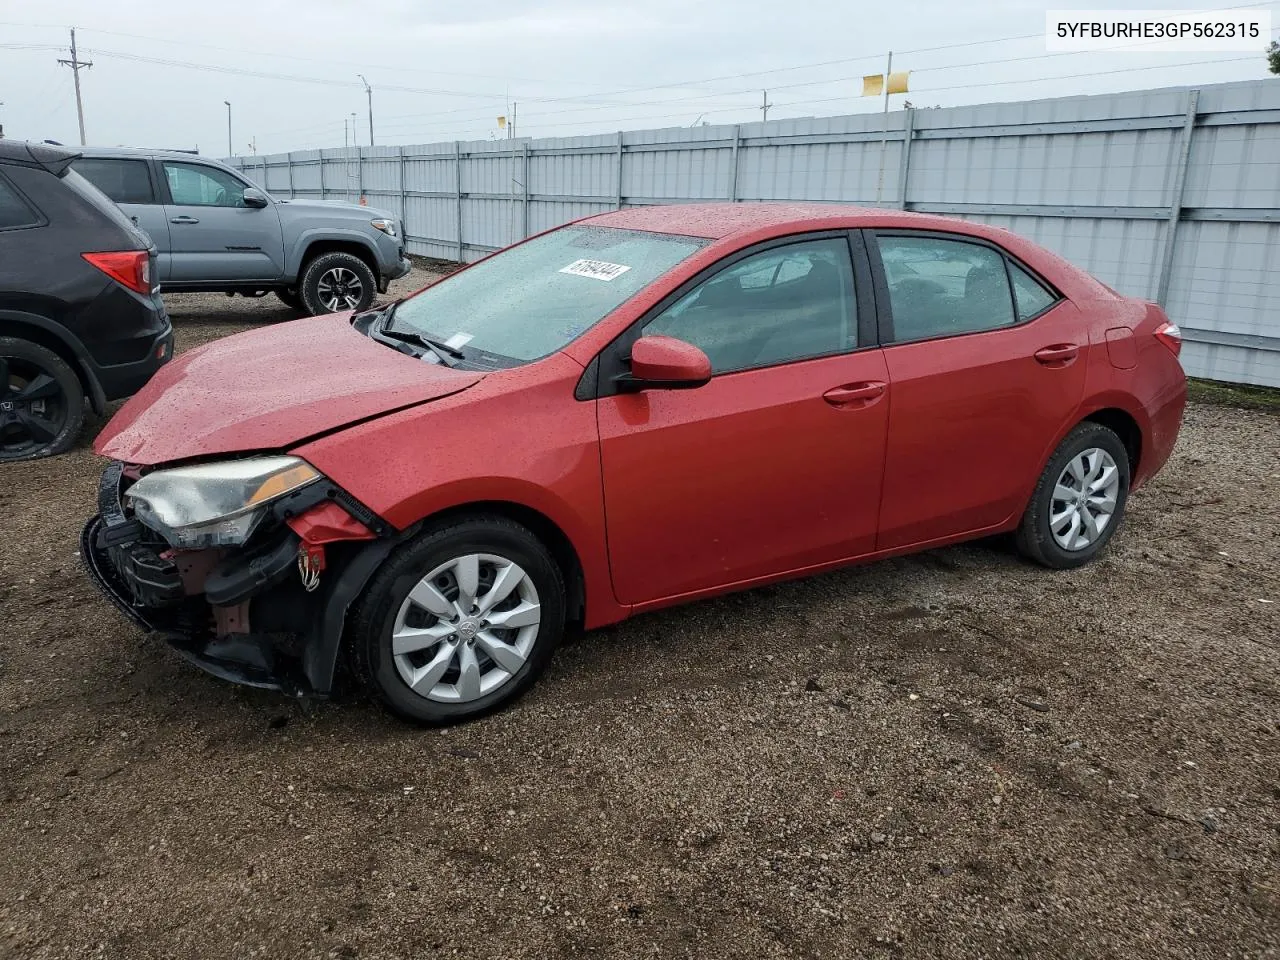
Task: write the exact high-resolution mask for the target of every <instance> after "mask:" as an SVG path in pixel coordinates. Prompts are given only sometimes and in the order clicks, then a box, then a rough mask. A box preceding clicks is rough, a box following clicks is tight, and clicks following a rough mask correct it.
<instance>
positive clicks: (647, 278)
mask: <svg viewBox="0 0 1280 960" xmlns="http://www.w3.org/2000/svg"><path fill="white" fill-rule="evenodd" d="M708 243H710V241H709V240H703V239H699V238H696V237H676V236H671V235H668V234H662V233H645V232H642V231H638V230H615V229H612V228H609V227H586V226H578V227H565V228H563V229H560V230H554V231H552V232H551V233H546V234H543V235H542V236H540V237H535V238H534V239H532V240H530V241H528V242H527V243H522V244H520V245H519V246H516V247H511V248H509V249H507V250H503V251H502V252H501V253H498V254H495V255H494V256H492V257H489V258H488V259H487V260H484V261H482V262H480V263H477V264H476V265H475V266H473V267H471V268H469V269H467V270H464V271H462V272H461V273H457V274H455V275H453V276H451V277H447V278H445V279H444V280H442V281H440V282H439V283H437V284H436V285H435V286H432V287H428V288H427V289H426V290H423V291H422V292H421V293H419V294H417V295H415V296H413V297H410V298H409V299H407V300H405V301H403V302H401V303H400V304H399V305H398V306H397V307H396V311H395V317H394V326H395V328H396V329H397V330H403V331H408V332H412V333H418V334H420V335H422V336H425V337H430V338H431V339H433V340H438V341H443V342H445V343H447V344H448V345H449V346H450V347H454V348H458V349H460V350H461V351H462V352H463V353H464V354H465V356H466V358H467V360H470V361H474V362H476V363H478V364H481V365H484V366H511V365H514V364H517V363H524V362H527V361H530V360H537V359H538V358H539V357H545V356H546V355H547V354H549V353H554V352H555V351H557V350H560V349H561V348H563V347H564V346H565V345H567V344H568V343H570V342H572V341H573V340H574V339H576V338H577V337H578V336H579V335H580V334H582V333H583V332H584V331H585V330H587V329H588V328H589V327H591V326H592V325H593V324H595V323H597V322H598V321H600V320H601V319H603V318H604V317H605V316H606V315H608V314H609V313H610V312H611V311H612V310H614V309H615V308H616V307H618V306H619V305H620V304H622V303H623V302H625V301H626V300H628V299H630V298H631V297H633V296H635V294H637V293H638V292H639V291H640V290H641V289H643V288H644V287H646V286H648V284H650V283H651V282H652V281H653V280H655V279H657V278H658V277H660V276H661V275H662V274H664V273H666V272H667V271H668V270H670V269H671V268H672V267H673V266H675V265H676V264H677V263H679V262H680V261H681V260H684V259H685V258H686V257H689V256H690V255H692V254H693V253H694V252H696V251H697V250H699V249H701V248H702V247H704V246H706V245H707V244H708Z"/></svg>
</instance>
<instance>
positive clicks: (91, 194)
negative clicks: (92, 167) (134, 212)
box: [62, 168, 152, 250]
mask: <svg viewBox="0 0 1280 960" xmlns="http://www.w3.org/2000/svg"><path fill="white" fill-rule="evenodd" d="M62 182H63V183H65V184H66V185H67V186H68V187H70V188H71V191H72V192H73V193H75V194H76V195H77V196H79V197H80V199H81V200H83V201H84V202H85V203H87V204H89V205H90V206H91V207H94V208H95V209H96V210H97V211H98V212H99V213H101V214H102V215H103V216H104V217H106V218H107V219H108V220H110V221H111V222H112V223H115V224H118V225H119V226H120V228H121V229H122V230H124V231H125V232H126V233H127V234H128V235H129V240H130V242H131V243H133V244H135V249H137V250H149V249H150V248H151V246H152V244H151V238H150V237H148V236H147V235H146V234H145V233H143V232H142V231H141V230H139V229H138V228H137V227H136V226H135V225H134V223H133V221H132V220H130V219H129V218H128V217H126V216H125V215H124V211H123V210H121V209H120V208H119V207H117V206H116V205H115V204H114V203H112V202H111V199H110V198H109V197H108V196H107V195H106V194H105V193H103V192H102V191H101V190H99V189H98V188H97V187H95V186H94V185H93V184H92V183H90V182H89V181H88V180H86V179H85V178H84V177H82V176H80V174H78V173H76V172H75V170H73V169H70V168H68V169H67V171H66V172H65V173H63V175H62Z"/></svg>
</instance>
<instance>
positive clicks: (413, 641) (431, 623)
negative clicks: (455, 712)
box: [391, 553, 542, 703]
mask: <svg viewBox="0 0 1280 960" xmlns="http://www.w3.org/2000/svg"><path fill="white" fill-rule="evenodd" d="M541 620H542V608H541V606H540V604H539V602H538V591H537V588H536V587H535V586H534V584H533V580H532V578H531V577H530V576H529V574H528V573H526V572H525V570H524V569H523V568H522V567H521V566H519V565H518V564H516V563H515V562H513V561H511V560H508V559H507V558H505V557H500V556H497V555H495V554H489V553H472V554H466V555H464V556H460V557H455V558H454V559H452V560H449V561H447V562H445V563H442V564H440V566H438V567H436V568H435V569H434V570H432V571H431V572H430V573H428V574H427V575H426V576H425V577H423V578H422V579H421V580H420V581H418V584H417V585H416V586H415V587H414V588H413V589H412V590H410V591H409V595H408V596H407V597H406V598H405V600H404V602H403V603H402V604H401V605H400V610H399V611H398V612H397V614H396V618H395V623H394V624H393V626H392V628H391V654H392V657H393V659H394V661H395V666H396V670H397V672H398V673H399V674H400V678H401V679H402V680H404V682H405V683H406V684H408V686H409V688H410V689H411V690H413V692H414V693H416V694H418V695H419V696H421V697H425V698H426V699H428V700H434V701H437V702H440V703H467V702H470V701H473V700H478V699H480V698H481V697H484V696H487V695H488V694H490V693H492V692H493V691H495V690H497V689H498V688H499V687H501V686H502V685H503V684H505V683H507V682H508V681H510V680H511V679H512V677H514V676H515V675H516V674H517V673H518V672H519V671H520V669H521V668H522V667H523V666H524V664H525V661H526V660H528V658H529V654H530V653H531V652H532V650H533V645H534V642H535V641H536V640H537V638H538V628H539V625H540V623H541Z"/></svg>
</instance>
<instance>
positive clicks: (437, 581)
mask: <svg viewBox="0 0 1280 960" xmlns="http://www.w3.org/2000/svg"><path fill="white" fill-rule="evenodd" d="M460 558H477V559H478V560H479V562H478V563H477V565H476V570H477V572H478V577H477V579H476V584H477V586H476V587H472V588H471V596H473V597H475V598H476V600H477V602H478V604H479V605H480V609H479V610H478V611H477V612H474V613H473V614H471V615H469V616H466V617H463V616H462V614H461V611H460V610H459V608H458V606H457V601H458V600H464V606H465V596H466V593H465V592H462V589H461V588H463V586H464V585H465V584H467V583H469V577H470V574H469V573H468V572H467V562H466V561H465V560H461V562H456V561H459V559H460ZM506 563H510V564H512V567H513V568H514V569H512V568H505V567H503V566H502V565H503V564H506ZM520 574H523V578H522V579H519V580H518V581H517V577H518V576H519V575H520ZM500 576H501V577H504V578H505V579H504V585H505V587H506V589H507V590H509V591H510V593H508V594H506V596H505V599H503V600H501V602H498V603H496V605H495V606H494V607H493V609H492V610H490V611H488V612H487V613H486V611H485V609H484V604H485V601H486V597H488V596H492V595H493V594H492V590H493V585H494V584H495V582H497V581H498V580H499V578H500ZM428 578H429V579H428ZM433 591H434V592H433ZM411 593H412V594H413V595H414V597H413V598H412V599H411V597H410V594H411ZM418 600H425V601H426V602H427V603H430V604H431V605H432V606H434V607H436V608H437V610H438V611H441V612H443V611H445V610H448V611H449V618H445V617H442V616H441V615H440V613H433V612H431V610H429V609H428V608H427V607H426V606H423V605H420V604H419V603H418ZM534 604H536V606H537V613H536V618H535V620H534V622H532V623H530V622H529V620H530V617H532V616H534V614H533V613H532V612H531V610H530V607H531V606H533V605H534ZM504 615H505V618H509V619H511V620H512V621H513V622H514V623H516V624H517V626H515V627H513V628H510V629H495V628H494V627H493V626H489V625H490V624H491V623H495V622H497V621H498V618H499V617H500V616H504ZM414 631H416V632H417V635H416V636H414V635H412V632H414ZM397 632H399V633H400V635H401V644H402V645H401V646H400V648H399V649H398V650H397V649H396V648H395V647H394V646H393V634H395V633H397ZM564 632H565V588H564V578H563V575H562V574H561V571H560V568H559V567H558V566H557V564H556V562H555V560H554V559H553V558H552V556H551V553H550V552H549V551H548V550H547V548H546V547H545V546H544V545H543V544H542V542H541V541H539V540H538V538H537V537H535V536H534V535H533V534H532V533H530V532H529V531H528V530H526V529H525V528H524V527H522V526H520V525H519V524H516V523H513V522H511V521H510V520H507V519H505V518H503V517H498V516H488V515H477V516H470V517H462V518H459V519H455V520H451V521H449V522H448V523H446V524H445V525H443V526H439V527H436V528H434V529H428V530H427V531H424V532H423V533H422V534H420V535H419V536H417V537H416V538H415V539H413V540H412V541H410V542H409V543H407V544H406V545H404V546H403V547H400V548H399V549H398V550H396V551H395V552H394V553H392V554H391V556H390V557H388V558H387V560H386V562H385V563H384V564H383V566H382V568H381V569H380V570H379V571H378V572H377V573H376V574H374V576H373V579H372V580H371V581H370V583H369V587H368V589H367V590H366V591H365V594H364V596H363V597H362V598H361V600H360V601H359V604H358V606H357V608H356V609H355V610H354V611H353V616H352V620H351V631H350V633H349V634H348V641H349V643H350V644H351V653H352V654H353V657H352V659H353V660H354V662H355V667H356V674H357V676H359V677H360V678H361V679H362V680H363V681H364V683H365V684H366V685H367V686H368V687H369V689H370V690H371V691H372V693H373V694H374V695H375V696H376V697H377V698H378V699H379V700H380V701H381V702H382V704H383V705H384V706H385V707H386V708H387V709H388V710H390V711H391V712H392V713H393V714H395V715H396V716H398V717H401V718H403V719H405V720H409V721H411V722H413V723H418V724H423V725H427V726H443V725H446V724H452V723H460V722H462V721H466V720H472V719H475V718H476V717H480V716H484V715H485V714H487V713H492V712H493V711H494V710H497V709H499V708H501V707H504V706H507V705H508V704H510V703H512V702H514V701H515V700H516V699H518V698H519V697H520V696H521V695H522V694H523V693H524V692H525V691H526V690H528V689H529V687H530V686H532V685H533V683H534V681H535V680H537V678H538V677H539V676H540V675H541V674H542V672H543V670H545V669H546V666H547V664H548V663H549V662H550V660H551V655H552V653H553V652H554V651H555V648H556V647H557V646H558V645H559V643H560V641H561V640H562V639H563V637H564ZM495 640H500V641H501V646H498V645H497V644H496V643H495V642H494V641H495ZM413 647H417V649H410V648H413ZM491 654H493V655H491ZM494 656H497V659H494ZM464 672H465V673H466V674H467V676H464ZM468 676H469V677H470V678H471V679H470V682H467V677H468ZM411 682H412V683H415V684H417V686H418V690H417V691H416V692H415V690H414V689H413V687H412V686H411Z"/></svg>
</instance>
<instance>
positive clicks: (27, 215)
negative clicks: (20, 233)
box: [0, 175, 40, 230]
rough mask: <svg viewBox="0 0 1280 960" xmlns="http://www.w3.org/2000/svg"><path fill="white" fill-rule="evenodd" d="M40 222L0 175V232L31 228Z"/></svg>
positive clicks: (37, 215)
mask: <svg viewBox="0 0 1280 960" xmlns="http://www.w3.org/2000/svg"><path fill="white" fill-rule="evenodd" d="M39 222H40V216H39V214H37V213H36V212H35V211H34V210H32V209H31V207H30V206H29V205H28V204H27V202H26V201H25V200H23V199H22V197H20V196H18V191H17V190H15V189H14V188H13V187H12V186H11V185H10V184H9V181H8V180H6V179H5V178H4V177H3V176H2V175H0V230H12V229H15V228H17V227H32V226H35V225H36V224H38V223H39Z"/></svg>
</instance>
